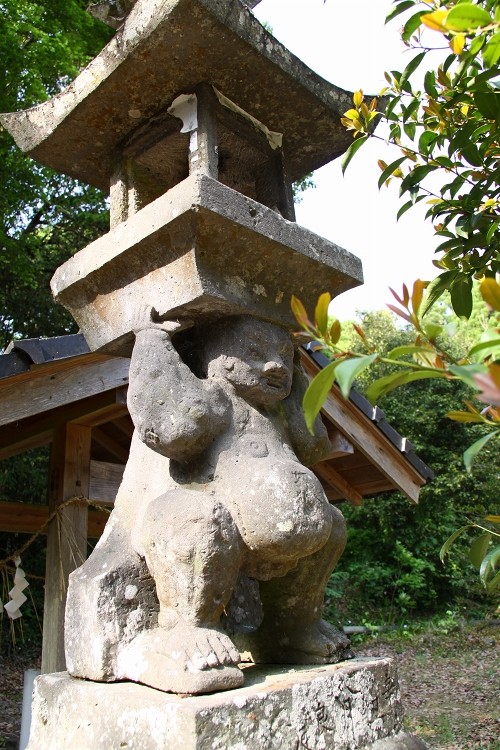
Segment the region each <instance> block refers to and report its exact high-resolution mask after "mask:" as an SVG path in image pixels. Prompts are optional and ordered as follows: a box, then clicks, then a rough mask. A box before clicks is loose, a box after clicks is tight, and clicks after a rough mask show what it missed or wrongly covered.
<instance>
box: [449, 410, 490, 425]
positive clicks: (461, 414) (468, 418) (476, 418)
mask: <svg viewBox="0 0 500 750" xmlns="http://www.w3.org/2000/svg"><path fill="white" fill-rule="evenodd" d="M446 416H447V417H448V419H452V420H453V421H454V422H461V423H463V424H469V423H470V424H481V423H482V422H483V418H482V417H481V415H480V414H473V413H472V412H471V411H449V412H448V414H447V415H446Z"/></svg>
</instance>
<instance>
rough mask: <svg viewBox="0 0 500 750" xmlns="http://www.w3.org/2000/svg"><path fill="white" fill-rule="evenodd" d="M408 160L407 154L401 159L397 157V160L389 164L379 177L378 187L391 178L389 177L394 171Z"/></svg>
mask: <svg viewBox="0 0 500 750" xmlns="http://www.w3.org/2000/svg"><path fill="white" fill-rule="evenodd" d="M404 161H406V156H401V157H400V158H399V159H396V161H393V162H392V163H391V164H389V165H388V166H387V167H386V168H385V169H384V171H383V172H382V174H381V175H380V177H379V178H378V187H379V189H380V188H381V187H382V185H383V184H384V182H385V181H386V180H387V179H389V177H390V176H391V175H392V174H393V172H394V171H395V170H396V169H397V168H398V167H399V166H400V165H401V164H402V163H403V162H404Z"/></svg>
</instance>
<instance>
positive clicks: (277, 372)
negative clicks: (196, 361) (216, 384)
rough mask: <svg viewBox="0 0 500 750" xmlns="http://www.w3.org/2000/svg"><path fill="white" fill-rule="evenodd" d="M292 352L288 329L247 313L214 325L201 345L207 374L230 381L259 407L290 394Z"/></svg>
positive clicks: (245, 397)
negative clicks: (202, 345)
mask: <svg viewBox="0 0 500 750" xmlns="http://www.w3.org/2000/svg"><path fill="white" fill-rule="evenodd" d="M293 355H294V349H293V344H292V340H291V338H290V334H289V333H287V331H285V330H283V329H282V328H279V327H278V326H275V325H272V324H271V323H266V322H264V321H261V320H257V319H255V318H252V317H250V316H247V315H241V316H235V317H231V318H226V319H224V320H222V321H219V322H218V323H216V324H214V326H213V327H212V328H211V329H210V332H209V335H208V337H207V340H206V342H205V345H204V356H205V370H206V374H207V376H208V377H209V378H216V379H218V380H221V379H222V380H225V381H227V382H229V383H231V384H232V386H233V387H234V389H235V391H236V393H238V395H240V396H242V397H243V398H244V399H245V400H247V401H249V402H251V403H255V404H258V405H262V406H269V405H271V404H274V403H276V402H277V401H281V400H282V399H284V398H286V397H287V396H288V395H289V393H290V389H291V385H292V375H293Z"/></svg>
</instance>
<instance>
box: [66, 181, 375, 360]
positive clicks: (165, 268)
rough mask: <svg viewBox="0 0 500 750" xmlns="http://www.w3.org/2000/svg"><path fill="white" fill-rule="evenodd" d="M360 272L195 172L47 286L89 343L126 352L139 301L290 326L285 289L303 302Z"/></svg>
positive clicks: (320, 242) (348, 283)
mask: <svg viewBox="0 0 500 750" xmlns="http://www.w3.org/2000/svg"><path fill="white" fill-rule="evenodd" d="M362 281H363V274H362V270H361V261H360V260H359V259H358V258H356V257H355V256H354V255H351V253H349V252H347V251H346V250H343V249H342V248H340V247H338V246H337V245H335V244H334V243H332V242H329V241H328V240H326V239H323V238H322V237H319V236H318V235H316V234H314V233H313V232H310V231H309V230H308V229H305V228H304V227H301V226H299V225H298V224H295V223H294V222H291V221H287V220H286V219H284V218H283V217H282V216H281V215H280V214H279V213H278V212H276V211H273V210H272V209H270V208H267V207H266V206H263V205H262V204H260V203H258V202H256V201H253V200H251V199H250V198H248V197H246V196H244V195H242V194H241V193H238V192H237V191H235V190H232V189H231V188H228V187H227V186H226V185H223V184H222V183H220V182H219V181H217V180H214V179H212V178H210V177H208V176H206V175H202V174H192V175H191V176H190V177H188V178H187V179H186V180H183V181H182V182H181V183H180V184H178V185H176V186H175V187H173V188H172V189H171V190H169V191H168V192H167V193H165V195H162V196H160V197H159V198H157V199H156V200H155V201H153V202H152V203H150V204H149V205H147V206H146V207H145V208H143V209H142V210H141V211H139V212H137V213H136V214H134V215H132V216H130V217H129V218H128V220H127V221H124V222H120V223H119V224H118V225H117V226H116V227H115V228H114V229H112V230H111V231H110V232H109V233H108V234H106V235H104V236H103V237H101V238H100V239H98V240H96V241H95V242H93V243H92V244H90V245H88V246H87V247H86V248H84V249H83V250H80V252H78V253H77V254H76V255H74V256H73V257H72V258H70V259H69V260H68V261H66V263H64V264H63V265H62V266H60V267H59V268H58V270H57V271H56V273H55V275H54V277H53V279H52V281H51V286H52V292H53V294H54V296H55V298H56V300H57V301H58V302H60V303H62V304H63V305H64V306H65V307H67V308H68V309H69V310H70V311H71V313H72V315H73V317H74V318H75V320H76V321H77V323H78V325H79V326H80V328H81V329H82V331H84V333H85V336H86V339H87V342H88V344H89V346H90V348H91V349H92V350H101V351H106V352H108V353H112V354H120V355H125V356H128V355H130V351H131V347H132V343H133V340H134V336H133V333H132V330H133V320H134V314H135V311H136V309H137V306H138V304H140V303H147V304H149V305H151V306H153V307H154V309H155V310H156V311H157V313H158V314H159V315H160V316H162V317H166V318H170V319H180V320H182V319H184V320H186V319H187V320H188V321H189V320H194V319H199V318H200V317H202V318H204V319H207V318H217V317H221V316H226V315H238V314H251V315H254V316H255V317H258V318H261V319H264V320H268V321H271V322H273V323H277V324H278V325H281V326H283V327H287V328H290V329H291V330H293V329H294V328H296V326H297V323H296V320H295V318H294V316H293V315H292V311H291V308H290V295H291V294H295V295H296V296H297V297H299V298H300V299H301V300H302V301H303V302H304V304H305V305H306V306H307V307H308V308H309V309H310V308H312V307H313V305H314V304H315V302H316V300H317V298H318V296H319V295H320V294H321V293H322V292H324V291H325V290H326V289H330V290H334V292H335V294H340V293H341V292H344V291H346V290H348V289H351V288H352V287H354V286H357V285H358V284H360V283H362Z"/></svg>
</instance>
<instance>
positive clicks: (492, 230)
mask: <svg viewBox="0 0 500 750" xmlns="http://www.w3.org/2000/svg"><path fill="white" fill-rule="evenodd" d="M499 228H500V222H499V221H494V222H493V223H492V224H491V226H490V228H489V229H488V231H487V232H486V243H487V244H488V245H489V244H490V242H491V240H492V238H493V236H494V235H495V233H496V231H497V230H498V229H499Z"/></svg>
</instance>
